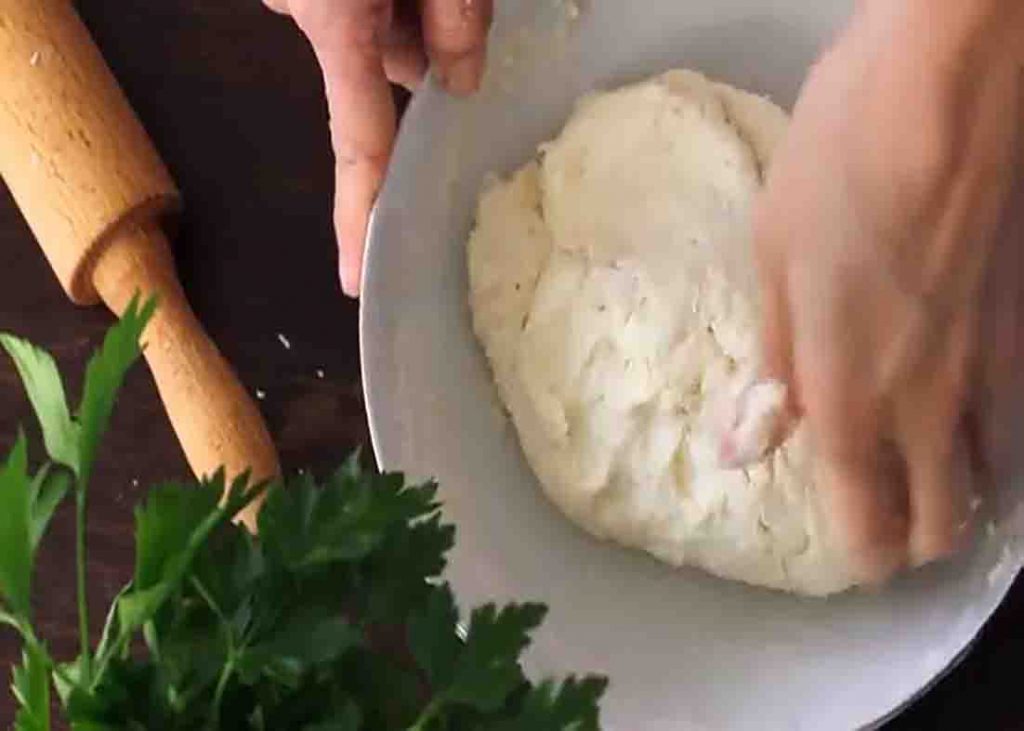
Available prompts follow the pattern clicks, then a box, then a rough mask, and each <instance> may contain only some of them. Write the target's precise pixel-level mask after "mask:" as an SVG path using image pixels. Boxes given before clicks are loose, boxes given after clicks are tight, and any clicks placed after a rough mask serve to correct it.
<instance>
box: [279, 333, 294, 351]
mask: <svg viewBox="0 0 1024 731" xmlns="http://www.w3.org/2000/svg"><path fill="white" fill-rule="evenodd" d="M277 341H278V342H279V343H281V347H283V348H284V349H285V350H291V349H292V341H291V340H289V339H288V338H287V337H286V336H285V334H284V333H278V334H277Z"/></svg>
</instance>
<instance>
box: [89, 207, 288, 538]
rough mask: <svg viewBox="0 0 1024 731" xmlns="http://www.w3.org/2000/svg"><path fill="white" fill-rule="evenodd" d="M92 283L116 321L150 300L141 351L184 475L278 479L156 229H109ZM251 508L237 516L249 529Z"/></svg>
mask: <svg viewBox="0 0 1024 731" xmlns="http://www.w3.org/2000/svg"><path fill="white" fill-rule="evenodd" d="M92 282H93V285H94V286H95V288H96V291H97V293H98V294H99V296H100V298H101V299H102V300H103V301H104V302H105V303H106V304H107V306H108V307H110V309H111V310H112V311H113V312H114V313H116V314H117V315H118V316H120V315H121V314H122V313H123V312H124V311H125V309H126V308H127V307H128V305H129V303H130V302H131V300H132V298H133V297H135V296H136V294H139V295H141V296H142V297H143V298H145V299H148V298H150V297H153V296H155V297H156V298H157V300H158V303H159V305H158V307H157V310H156V312H155V313H154V315H153V319H152V320H151V321H150V323H149V325H148V326H147V327H146V330H145V332H144V333H143V336H142V341H143V347H144V351H143V352H144V355H145V358H146V360H147V362H148V363H149V367H150V370H151V371H152V373H153V378H154V380H155V381H156V386H157V389H158V390H159V392H160V397H161V398H162V399H163V402H164V405H165V407H166V409H167V414H168V416H169V417H170V421H171V425H172V426H173V428H174V431H175V432H176V433H177V435H178V439H179V441H180V442H181V445H182V448H183V449H184V452H185V456H186V458H187V459H188V462H189V466H190V467H191V468H192V471H193V472H194V473H195V474H196V475H200V476H203V475H210V474H212V473H213V472H214V471H216V470H217V469H219V468H220V467H222V466H223V467H224V469H225V471H226V473H227V477H228V479H231V478H234V477H236V476H238V475H241V474H243V473H245V472H249V473H250V474H251V477H252V478H253V479H254V480H266V479H271V478H273V477H275V476H277V475H278V474H280V471H281V469H280V465H279V464H278V460H277V453H276V451H275V449H274V444H273V441H272V440H271V438H270V434H269V433H268V431H267V428H266V425H265V423H264V421H263V417H262V416H261V414H260V412H259V409H258V408H257V407H256V404H255V402H254V401H253V400H252V397H251V396H250V395H249V394H248V393H246V391H245V389H244V388H243V387H242V385H241V383H240V382H239V381H238V378H237V377H236V376H235V374H234V372H233V371H232V369H231V367H230V366H229V365H228V363H227V361H226V360H225V359H224V357H223V355H221V353H220V351H219V350H218V349H217V346H216V345H214V343H213V341H212V340H210V338H209V337H208V336H207V335H206V333H205V331H204V330H203V328H202V326H201V325H200V324H199V321H198V320H197V319H196V316H195V314H194V313H193V311H192V308H191V307H190V306H189V304H188V301H187V299H186V298H185V294H184V292H183V291H182V288H181V285H180V283H179V282H178V279H177V276H176V274H175V271H174V263H173V259H172V256H171V252H170V247H169V245H168V242H167V238H166V236H165V235H164V233H163V231H162V230H161V229H160V228H159V227H158V226H157V225H156V224H155V223H152V224H143V225H136V226H130V227H126V228H125V229H124V230H123V231H120V232H117V233H116V234H115V235H114V236H113V237H112V238H111V239H110V241H109V242H107V244H106V245H105V246H104V248H103V249H102V251H101V253H100V255H99V257H98V258H97V259H96V261H95V264H94V266H93V269H92ZM256 511H257V507H256V506H253V507H251V508H250V510H249V511H247V512H246V514H244V515H243V516H241V519H242V520H243V521H244V522H245V523H246V524H247V525H248V526H249V527H250V528H255V517H256Z"/></svg>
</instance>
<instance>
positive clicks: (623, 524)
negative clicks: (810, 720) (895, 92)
mask: <svg viewBox="0 0 1024 731" xmlns="http://www.w3.org/2000/svg"><path fill="white" fill-rule="evenodd" d="M786 125H787V118H786V115H785V113H784V112H783V111H782V110H781V109H779V108H778V107H777V106H775V105H774V104H772V103H771V102H769V101H767V100H765V99H762V98H760V97H757V96H754V95H751V94H748V93H746V92H742V91H739V90H737V89H734V88H732V87H729V86H726V85H723V84H718V83H714V82H712V81H710V80H708V79H707V78H705V77H704V76H701V75H700V74H697V73H694V72H690V71H672V72H669V73H667V74H664V75H662V76H659V77H657V78H654V79H651V80H649V81H645V82H643V83H639V84H635V85H632V86H627V87H625V88H621V89H618V90H615V91H611V92H608V93H602V94H595V95H592V96H589V97H586V98H584V99H583V100H581V101H580V102H579V104H578V105H577V108H576V111H575V113H574V114H573V115H572V117H571V118H570V119H569V121H568V122H567V124H566V126H565V128H564V130H563V131H562V133H561V134H560V136H559V137H558V138H557V139H555V140H554V141H552V142H550V143H547V144H545V145H543V146H542V147H541V148H540V151H539V153H538V156H537V159H536V160H533V161H530V162H528V163H527V164H526V165H524V166H523V167H522V168H521V169H520V170H518V171H517V172H515V173H514V174H513V175H512V176H511V177H509V178H508V179H504V180H497V181H493V182H492V183H490V184H489V185H488V186H487V187H486V188H485V190H484V191H483V193H482V194H481V198H480V203H479V209H478V212H477V219H476V227H475V229H474V231H473V233H472V235H471V237H470V240H469V244H468V264H469V278H470V306H471V309H472V314H473V326H474V330H475V331H476V334H477V336H478V338H479V340H480V342H481V344H482V345H483V348H484V351H485V352H486V354H487V358H488V361H489V363H490V366H491V369H492V372H493V375H494V380H495V383H496V384H497V389H498V394H499V396H500V398H501V400H502V402H503V404H504V405H505V407H506V408H507V410H508V412H509V414H510V416H511V418H512V421H513V422H514V424H515V427H516V431H517V433H518V435H519V439H520V443H521V445H522V448H523V452H524V454H525V455H526V458H527V460H528V461H529V463H530V465H531V466H532V468H533V470H534V472H535V473H536V474H537V477H538V479H539V481H540V484H541V486H542V487H543V489H544V492H545V493H546V495H547V496H548V497H549V498H550V499H551V500H552V501H553V502H554V503H555V504H556V505H557V506H558V507H559V508H560V509H561V510H562V511H563V512H564V513H565V514H566V515H567V516H568V517H569V518H570V519H571V520H573V521H574V522H575V523H577V524H578V525H580V526H581V527H583V528H584V529H586V530H587V531H589V532H590V533H592V534H593V535H595V536H598V537H600V538H605V539H609V540H613V541H617V542H619V543H621V544H623V545H625V546H630V547H634V548H638V549H642V550H645V551H648V552H649V553H651V554H652V555H654V556H655V557H657V558H659V559H661V560H662V561H666V562H668V563H670V564H673V565H684V564H686V565H692V566H697V567H700V568H703V569H705V570H707V571H709V572H711V573H713V574H716V575H718V576H721V577H724V578H728V579H735V580H739V581H745V582H748V583H751V584H757V585H761V586H766V587H772V588H776V589H783V590H787V591H793V592H800V593H806V594H815V595H824V594H829V593H833V592H837V591H841V590H843V589H845V588H847V587H848V586H849V585H850V583H851V579H850V574H849V572H848V570H847V567H846V565H845V562H844V561H843V559H842V557H841V554H840V553H839V552H838V551H837V550H835V549H834V547H833V541H832V540H831V538H830V536H829V533H828V530H827V523H826V521H825V520H824V519H823V516H822V514H821V511H820V506H819V501H818V498H817V496H816V493H815V490H814V485H813V481H812V479H811V472H810V460H809V454H808V450H807V446H806V444H805V441H806V440H805V437H804V435H803V434H802V433H800V432H799V431H798V432H797V433H796V434H794V435H793V437H792V438H791V439H790V440H789V441H788V442H787V443H786V444H785V445H783V446H782V447H781V448H780V449H778V450H776V451H775V452H774V453H773V454H771V455H769V456H768V457H766V458H765V460H764V461H763V462H762V463H760V464H758V465H755V466H754V467H751V468H748V469H745V470H728V469H724V468H722V467H720V466H719V465H718V463H717V460H716V458H715V457H714V455H713V449H712V448H711V445H710V439H709V435H708V434H707V428H706V426H705V424H706V422H707V415H706V412H707V411H709V410H710V408H711V404H712V403H713V402H714V400H715V397H716V395H720V394H726V393H729V392H730V389H734V388H735V385H736V383H737V379H741V378H744V377H749V374H750V373H751V372H753V370H754V369H756V366H757V358H758V342H757V329H758V328H757V325H758V312H757V292H756V285H755V279H754V275H755V272H754V268H753V257H752V252H751V242H750V213H751V204H752V201H753V199H754V197H755V195H756V194H757V192H758V191H759V189H760V188H761V186H762V184H763V178H764V171H765V169H766V168H767V166H768V164H769V161H770V158H771V154H772V150H773V149H774V147H775V145H776V143H777V142H778V141H779V139H780V137H781V136H782V134H783V133H784V131H785V129H786Z"/></svg>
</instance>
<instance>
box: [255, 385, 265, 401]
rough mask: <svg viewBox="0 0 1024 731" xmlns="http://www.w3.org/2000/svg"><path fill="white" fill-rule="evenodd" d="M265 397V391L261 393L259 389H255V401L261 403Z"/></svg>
mask: <svg viewBox="0 0 1024 731" xmlns="http://www.w3.org/2000/svg"><path fill="white" fill-rule="evenodd" d="M266 397H267V392H266V391H263V390H262V389H259V388H257V389H256V398H257V399H259V400H260V401H262V400H263V399H265V398H266Z"/></svg>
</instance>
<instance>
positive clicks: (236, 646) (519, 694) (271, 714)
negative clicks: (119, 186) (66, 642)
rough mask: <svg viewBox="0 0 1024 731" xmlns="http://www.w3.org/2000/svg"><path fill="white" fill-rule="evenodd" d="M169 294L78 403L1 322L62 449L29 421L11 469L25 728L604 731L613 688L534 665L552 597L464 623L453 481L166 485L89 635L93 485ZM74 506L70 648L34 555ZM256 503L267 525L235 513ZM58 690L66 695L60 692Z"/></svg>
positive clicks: (116, 347)
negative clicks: (605, 702)
mask: <svg viewBox="0 0 1024 731" xmlns="http://www.w3.org/2000/svg"><path fill="white" fill-rule="evenodd" d="M153 309H154V305H153V303H152V302H150V303H148V304H146V305H144V306H140V305H139V303H138V302H137V301H136V302H133V303H132V305H131V306H130V307H129V308H128V312H127V313H126V314H125V316H124V317H123V319H122V320H121V321H120V322H119V323H118V324H117V325H115V326H114V327H113V328H112V329H111V330H110V331H109V333H108V334H107V337H106V339H105V340H104V342H103V345H102V347H101V348H100V350H99V351H98V352H97V353H96V355H95V356H94V357H93V358H92V360H91V361H90V362H89V364H88V367H87V370H86V376H85V381H84V386H83V393H82V397H81V400H80V402H79V405H78V408H77V410H75V411H74V413H72V411H71V410H70V408H69V407H68V404H67V399H66V396H65V391H64V387H63V384H62V382H61V378H60V374H59V373H58V370H57V367H56V365H55V364H54V361H53V359H52V358H51V357H50V356H49V355H48V354H46V353H45V352H44V351H42V350H39V349H38V348H35V347H34V346H32V345H30V344H28V343H26V342H24V341H22V340H19V339H17V338H14V337H12V336H10V335H0V346H2V347H3V348H4V349H5V350H6V351H7V353H8V354H9V355H10V356H11V358H12V359H13V361H14V364H15V366H16V368H17V370H18V373H19V375H20V376H21V379H22V382H23V383H24V385H25V389H26V391H27V393H28V397H29V400H30V402H31V404H32V407H33V409H34V410H35V413H36V416H37V417H38V419H39V422H40V426H41V428H42V435H43V443H44V447H45V450H46V454H47V456H48V458H49V459H48V461H47V462H46V463H45V464H43V465H42V466H41V467H40V468H39V469H38V470H35V471H32V469H31V467H30V465H29V459H28V448H27V442H26V439H25V437H24V435H23V434H19V435H18V437H17V439H16V441H15V443H14V446H13V448H12V449H11V451H10V453H9V454H8V456H7V459H6V461H5V462H4V463H3V464H2V466H0V624H5V625H7V626H9V627H10V628H12V629H13V630H14V631H16V632H17V633H18V634H19V635H20V636H21V639H22V643H23V652H22V661H21V664H20V665H19V666H18V667H16V668H15V669H14V671H13V684H12V691H13V694H14V697H15V699H16V701H17V703H18V709H19V710H18V713H17V717H16V720H15V728H16V729H17V730H18V731H48V730H49V729H50V728H51V721H52V719H51V708H58V709H59V710H60V712H61V714H62V715H63V717H64V720H66V721H67V722H69V723H70V725H71V727H72V728H74V729H81V730H83V731H107V730H111V731H112V730H114V729H139V730H142V729H168V730H170V731H175V730H178V729H181V730H184V729H251V730H252V731H262V730H267V731H270V730H274V731H280V730H285V731H287V730H289V729H296V730H298V729H302V730H304V731H359V730H361V729H367V730H372V731H377V730H378V729H379V730H389V729H407V730H408V731H468V730H476V729H479V730H480V731H517V730H519V729H523V730H524V731H590V730H592V729H597V728H599V719H598V701H599V700H600V698H601V696H602V694H603V693H604V690H605V686H606V681H605V680H604V679H603V678H598V677H590V676H588V677H585V678H582V679H577V678H569V679H567V680H565V681H563V682H562V683H561V684H556V683H554V682H553V681H546V682H543V683H541V684H534V683H532V682H531V681H530V680H529V679H527V678H526V676H525V675H524V674H523V671H522V668H521V666H520V663H519V658H520V655H521V654H522V652H523V651H524V650H525V649H526V648H527V646H528V645H529V644H530V633H531V632H532V631H533V630H534V629H536V628H537V626H538V625H539V624H540V623H541V622H542V620H543V618H544V615H545V612H546V608H545V607H544V606H542V605H539V604H511V605H508V606H505V607H500V608H499V607H497V606H494V605H487V606H484V607H480V608H477V609H475V610H474V611H473V612H472V613H471V614H470V615H469V617H468V621H467V622H466V624H465V625H464V626H463V625H462V624H461V623H460V614H459V610H458V608H457V605H456V601H455V597H454V595H453V594H452V591H451V588H450V587H449V586H448V584H446V583H444V582H443V581H442V579H441V575H442V572H443V570H444V567H445V556H446V554H447V552H448V550H449V549H450V548H451V547H452V544H453V542H454V538H455V532H454V529H453V528H452V526H450V525H447V524H446V523H444V521H443V518H442V515H441V511H440V505H439V503H438V502H437V499H436V496H437V486H436V485H434V484H432V483H427V484H423V485H409V484H407V483H406V482H405V480H404V479H403V477H402V476H401V475H397V474H376V473H371V472H367V471H364V470H363V469H362V468H361V466H360V462H359V458H358V455H356V456H353V457H351V458H350V459H349V460H348V461H346V462H345V464H344V465H342V466H341V468H340V469H338V470H337V471H336V472H335V473H334V474H332V475H330V476H328V477H327V478H326V479H324V480H322V481H319V482H318V481H316V480H314V479H312V478H310V477H298V478H296V479H294V480H289V481H288V484H283V483H273V484H259V485H253V486H250V485H249V484H248V480H247V479H246V478H244V477H243V478H240V479H238V480H235V481H234V482H233V483H232V484H230V485H227V484H225V479H224V476H223V474H218V475H214V476H213V477H211V478H209V479H204V480H201V481H198V482H168V483H165V484H161V485H158V486H156V487H154V488H152V489H151V490H150V491H149V493H148V495H147V497H146V498H145V500H144V501H143V502H142V504H141V505H139V506H138V507H137V508H136V512H135V536H136V553H135V568H134V575H133V577H132V580H131V582H130V583H129V584H128V585H127V586H125V587H124V589H123V590H122V591H121V592H120V593H119V594H118V596H117V598H116V599H115V600H114V602H113V605H112V606H111V607H110V610H109V611H108V613H107V618H106V622H105V626H104V628H103V632H102V635H101V636H100V637H99V638H98V640H97V641H96V642H95V643H93V641H92V639H91V638H90V637H89V633H88V627H89V621H88V616H87V614H86V602H85V590H86V587H87V585H88V582H87V573H86V570H87V564H86V546H85V543H84V535H85V532H84V528H85V521H86V515H87V496H88V485H89V481H90V478H91V475H92V471H93V465H94V463H95V459H96V456H97V452H98V449H99V445H100V442H101V440H102V437H103V434H104V432H105V431H106V429H107V426H108V423H109V420H110V414H111V411H112V409H113V406H114V402H115V399H116V396H117V392H118V389H119V387H120V385H121V382H122V380H123V379H124V376H125V373H126V372H127V370H128V369H129V368H130V367H131V365H132V364H133V363H134V362H135V361H136V360H137V359H138V357H139V355H140V348H139V337H140V335H141V333H142V330H143V329H144V328H145V326H146V323H147V322H148V320H149V318H150V317H151V315H152V313H153ZM69 494H70V495H72V496H73V497H74V500H75V508H76V518H77V530H78V543H77V557H76V583H77V587H78V609H79V632H80V640H81V642H80V652H79V655H78V657H76V658H75V659H73V660H72V661H70V662H59V661H58V660H57V659H55V658H53V657H52V656H51V655H50V654H49V652H48V650H47V647H46V644H45V642H44V641H43V639H42V638H40V637H39V636H38V635H37V633H36V630H35V628H34V626H33V624H32V605H31V590H32V573H33V567H34V564H35V558H36V551H37V549H38V547H39V543H40V540H41V539H42V537H43V536H44V534H45V532H46V528H47V525H48V523H49V521H50V518H51V517H52V515H53V513H54V510H55V509H56V508H57V506H58V505H59V504H60V503H61V501H62V500H63V499H65V497H66V496H68V495H69ZM258 497H265V498H266V499H265V502H264V504H263V507H262V509H261V512H260V515H259V519H258V528H259V531H258V535H257V536H253V535H250V534H249V533H248V532H247V531H246V530H245V528H243V527H241V526H240V525H238V524H237V523H235V522H234V521H233V520H232V519H233V518H234V517H236V516H237V515H238V514H239V512H240V511H242V510H243V509H244V508H245V507H246V506H248V505H249V504H250V503H252V501H254V500H255V499H257V498H258ZM54 689H55V690H56V692H57V701H58V702H57V703H56V704H53V703H52V699H51V691H52V690H54Z"/></svg>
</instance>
